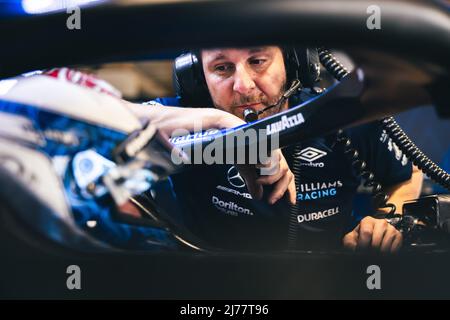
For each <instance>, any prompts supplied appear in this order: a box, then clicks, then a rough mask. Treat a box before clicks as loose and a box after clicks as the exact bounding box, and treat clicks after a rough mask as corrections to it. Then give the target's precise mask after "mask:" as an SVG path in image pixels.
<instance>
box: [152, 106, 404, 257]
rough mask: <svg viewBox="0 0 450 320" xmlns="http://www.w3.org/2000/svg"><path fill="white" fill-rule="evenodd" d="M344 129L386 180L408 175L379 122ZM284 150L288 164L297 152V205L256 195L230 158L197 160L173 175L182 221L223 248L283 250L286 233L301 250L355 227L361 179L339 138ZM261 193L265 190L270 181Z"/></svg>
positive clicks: (336, 240)
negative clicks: (226, 161)
mask: <svg viewBox="0 0 450 320" xmlns="http://www.w3.org/2000/svg"><path fill="white" fill-rule="evenodd" d="M152 103H158V104H162V105H166V106H180V103H179V99H178V98H158V99H156V100H154V101H152V102H151V103H150V104H152ZM324 117H326V115H324ZM324 121H326V119H324ZM346 134H347V135H348V137H350V139H351V140H352V146H353V147H355V148H356V149H357V150H358V151H359V154H360V158H361V159H364V160H365V161H366V162H367V165H368V168H370V170H371V171H372V172H373V173H374V174H375V177H376V180H377V181H379V182H380V183H381V184H382V185H383V186H385V187H387V186H392V185H395V184H397V183H400V182H403V181H406V180H408V179H410V178H411V174H412V165H411V163H410V162H409V161H408V160H407V159H406V157H405V156H404V155H403V154H402V152H401V151H400V150H399V149H398V148H397V146H396V145H395V144H394V143H393V142H392V140H390V139H389V137H388V136H387V135H386V133H385V132H384V131H383V129H382V127H381V124H380V123H379V122H372V123H369V124H365V125H361V126H358V127H354V128H350V129H347V130H346ZM282 151H283V154H284V156H285V158H286V160H287V162H288V164H289V167H290V168H291V170H292V168H293V167H292V165H293V161H294V158H297V159H298V160H297V161H298V162H299V163H300V167H299V170H297V171H298V173H297V177H296V178H297V180H298V181H299V183H298V184H297V185H296V188H297V204H296V206H295V208H293V207H292V206H291V205H289V204H288V201H287V200H286V199H284V198H281V199H280V200H278V201H277V203H275V204H274V205H269V204H268V202H267V198H266V197H265V196H264V197H263V199H262V200H259V201H258V200H255V199H252V197H251V195H250V193H249V192H248V190H247V187H246V185H245V182H244V181H243V179H242V177H241V176H240V175H239V172H238V171H237V170H236V167H235V166H233V165H192V168H190V170H187V171H185V172H182V173H179V174H176V175H173V176H171V177H170V183H171V186H172V187H173V191H174V193H175V195H176V198H177V201H178V203H179V205H180V207H181V208H182V216H181V219H182V223H184V224H186V225H187V226H188V227H189V228H190V229H191V230H192V231H193V232H194V233H196V234H197V235H199V236H200V237H201V238H203V239H204V240H206V241H207V242H209V243H210V244H211V245H213V246H218V247H221V248H225V249H243V250H247V249H248V250H258V249H264V250H271V249H273V250H279V249H283V248H286V246H287V243H288V237H289V241H291V243H292V241H293V242H294V243H295V248H297V249H308V250H309V249H325V248H326V249H329V248H337V247H339V246H340V245H341V242H342V237H343V236H344V234H345V233H346V232H348V231H350V229H348V226H349V222H350V219H351V215H352V210H353V208H352V207H353V197H354V195H355V193H356V189H357V187H358V185H359V184H360V182H361V181H360V178H359V177H358V175H357V173H356V172H355V170H354V168H353V167H352V165H351V163H350V161H349V160H348V158H347V157H346V156H345V154H344V149H343V146H342V144H339V143H336V139H335V135H333V134H331V135H327V136H323V137H318V138H314V139H310V140H307V141H304V142H302V143H300V144H299V146H298V147H297V148H294V147H289V148H285V149H283V150H282ZM294 151H295V152H294ZM293 172H294V171H293ZM264 192H265V195H267V194H268V193H269V192H270V186H269V187H267V188H266V189H265V191H264ZM289 230H290V231H289Z"/></svg>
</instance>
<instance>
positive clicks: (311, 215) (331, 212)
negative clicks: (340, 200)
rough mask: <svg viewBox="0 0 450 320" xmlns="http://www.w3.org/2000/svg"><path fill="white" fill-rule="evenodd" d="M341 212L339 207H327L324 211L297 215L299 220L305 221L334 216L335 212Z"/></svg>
mask: <svg viewBox="0 0 450 320" xmlns="http://www.w3.org/2000/svg"><path fill="white" fill-rule="evenodd" d="M338 213H339V207H336V208H332V209H327V210H323V211H317V212H311V213H307V214H302V215H298V216H297V222H298V223H303V222H305V221H314V220H320V219H324V218H327V217H331V216H334V215H335V214H338Z"/></svg>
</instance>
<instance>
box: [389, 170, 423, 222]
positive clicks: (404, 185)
mask: <svg viewBox="0 0 450 320" xmlns="http://www.w3.org/2000/svg"><path fill="white" fill-rule="evenodd" d="M422 181H423V173H422V171H420V169H419V168H417V167H416V166H414V165H413V168H412V175H411V179H409V180H407V181H404V182H401V183H399V184H396V185H394V186H391V187H389V188H386V189H385V192H386V194H388V195H389V200H388V202H390V203H393V204H395V206H396V207H397V209H396V213H399V214H401V213H402V209H403V203H404V202H405V201H407V200H413V199H417V198H418V197H419V196H420V191H421V190H422Z"/></svg>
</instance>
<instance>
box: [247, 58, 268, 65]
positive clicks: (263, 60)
mask: <svg viewBox="0 0 450 320" xmlns="http://www.w3.org/2000/svg"><path fill="white" fill-rule="evenodd" d="M265 62H266V60H265V59H252V60H250V64H253V65H258V66H259V65H263V64H264V63H265Z"/></svg>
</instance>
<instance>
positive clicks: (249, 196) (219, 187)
mask: <svg viewBox="0 0 450 320" xmlns="http://www.w3.org/2000/svg"><path fill="white" fill-rule="evenodd" d="M216 188H217V189H219V190H222V191H225V192H229V193H233V194H235V195H237V196H239V197H243V198H246V199H253V198H252V196H251V194H250V193H248V192H240V191H237V190H234V189H231V188H227V187H225V186H221V185H218V186H217V187H216Z"/></svg>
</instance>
